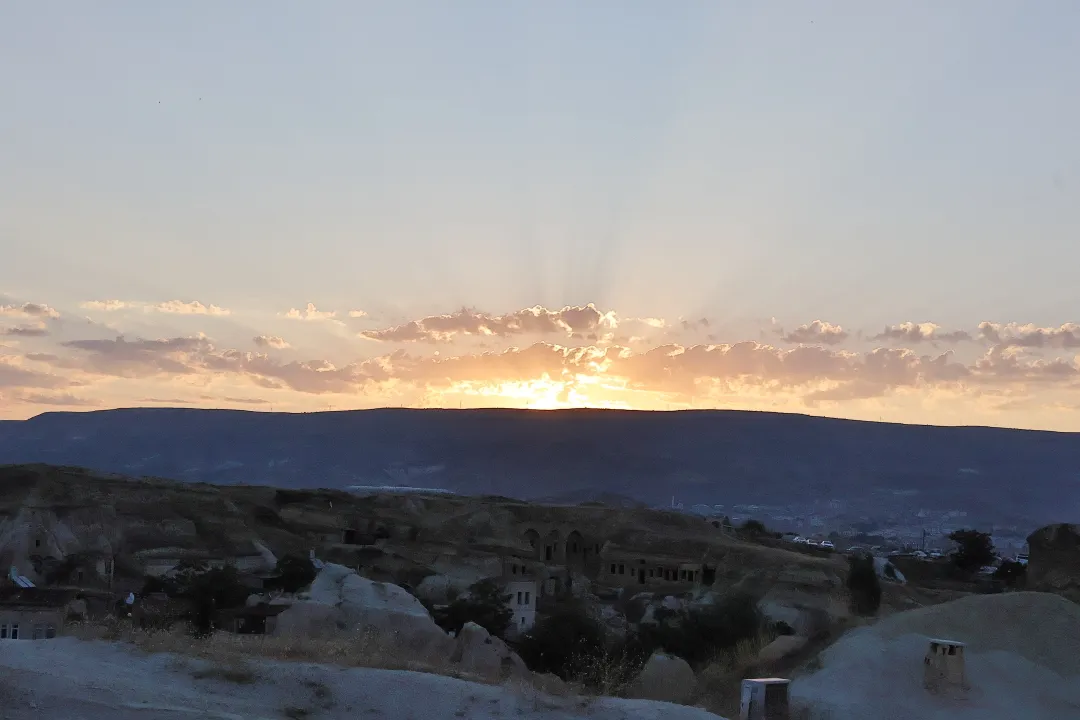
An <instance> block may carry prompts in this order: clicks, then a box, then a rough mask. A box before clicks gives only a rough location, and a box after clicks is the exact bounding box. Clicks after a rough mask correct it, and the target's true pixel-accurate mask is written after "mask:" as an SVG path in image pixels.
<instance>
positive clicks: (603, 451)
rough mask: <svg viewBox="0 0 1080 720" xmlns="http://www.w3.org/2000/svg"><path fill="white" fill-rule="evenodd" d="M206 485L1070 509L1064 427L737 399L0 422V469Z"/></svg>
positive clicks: (1075, 460) (1077, 463) (1074, 460)
mask: <svg viewBox="0 0 1080 720" xmlns="http://www.w3.org/2000/svg"><path fill="white" fill-rule="evenodd" d="M31 462H44V463H53V464H59V465H80V466H85V467H90V468H94V469H96V470H101V471H106V472H119V473H125V474H128V475H150V476H162V477H173V478H178V479H182V480H188V481H201V482H210V483H218V484H237V483H249V484H266V485H274V486H278V487H290V488H312V487H320V486H321V487H328V486H329V487H344V486H347V485H350V484H376V485H383V484H391V485H409V486H421V487H432V488H445V489H449V490H453V491H456V492H460V493H469V494H491V495H502V496H507V497H516V498H524V499H532V498H541V497H553V496H564V495H565V496H568V497H575V498H584V497H587V496H588V495H589V494H590V493H594V494H600V493H605V492H613V493H619V494H621V495H625V496H629V497H632V498H634V499H636V500H639V501H644V502H647V503H650V504H662V503H666V502H668V501H670V499H671V496H672V495H676V496H678V499H679V500H680V501H683V502H685V503H688V504H689V503H694V502H709V503H716V502H723V503H738V502H743V503H753V502H759V503H763V502H778V501H779V502H796V501H813V500H818V499H823V498H830V497H832V498H844V499H845V500H849V501H857V500H871V499H872V498H873V497H874V495H875V493H882V492H884V493H886V494H893V495H895V494H896V493H897V492H900V493H906V494H907V496H908V497H914V498H915V502H918V503H919V504H920V505H921V506H930V507H934V506H936V507H965V508H967V509H968V510H971V511H975V512H984V513H988V514H993V513H996V512H1013V513H1017V514H1022V515H1024V516H1025V517H1027V518H1030V519H1031V520H1032V521H1034V522H1043V521H1047V522H1048V521H1054V520H1056V521H1061V520H1069V519H1073V518H1080V435H1077V434H1068V433H1051V432H1035V431H1021V430H1007V429H999V428H974V427H973V428H966V427H929V426H911V425H892V424H884V423H867V422H855V421H846V420H836V419H827V418H816V417H809V416H801V415H782V414H772V413H754V412H739V411H688V412H673V413H648V412H620V411H600V410H573V411H550V412H530V411H515V410H406V409H384V410H367V411H350V412H330V413H311V414H284V413H262V412H241V411H227V410H195V409H128V410H110V411H100V412H88V413H47V414H44V415H40V416H37V417H35V418H32V419H30V420H26V421H17V422H5V423H0V463H31Z"/></svg>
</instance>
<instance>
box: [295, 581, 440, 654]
mask: <svg viewBox="0 0 1080 720" xmlns="http://www.w3.org/2000/svg"><path fill="white" fill-rule="evenodd" d="M364 632H371V633H374V634H376V635H380V636H383V637H386V638H392V639H393V642H394V643H395V645H396V646H397V647H398V648H401V649H406V650H408V651H409V652H411V653H413V654H414V655H415V656H416V658H417V659H418V660H420V659H424V660H429V661H432V660H433V661H439V660H446V659H448V658H449V657H450V655H451V654H452V653H453V652H454V649H455V645H454V641H453V639H451V638H450V637H449V636H448V635H447V634H446V633H445V632H443V631H442V629H441V628H439V626H438V625H436V624H435V621H434V620H432V618H431V615H430V614H428V611H427V609H426V608H425V607H424V606H423V605H422V604H421V603H420V601H419V600H417V599H416V598H415V597H413V596H412V595H410V594H409V593H408V592H406V591H405V590H404V589H402V588H400V587H398V586H397V585H391V584H389V583H381V582H375V581H373V580H369V579H367V578H364V577H361V576H359V575H357V574H356V573H355V572H354V571H352V570H350V569H349V568H347V567H344V566H342V565H335V564H332V563H330V564H327V565H326V566H325V567H324V568H323V569H322V570H320V571H319V574H318V576H317V577H316V578H315V581H314V582H313V583H312V584H311V590H310V591H309V592H308V593H307V596H306V597H305V598H303V599H300V600H298V601H297V602H295V603H293V605H292V607H290V608H289V609H288V610H286V611H284V612H282V613H281V614H280V615H279V616H278V621H277V627H276V629H275V634H279V635H290V634H295V635H303V636H326V635H333V634H339V633H340V634H344V633H364Z"/></svg>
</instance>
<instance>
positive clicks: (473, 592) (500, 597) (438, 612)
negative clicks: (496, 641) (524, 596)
mask: <svg viewBox="0 0 1080 720" xmlns="http://www.w3.org/2000/svg"><path fill="white" fill-rule="evenodd" d="M509 603H510V596H509V595H508V594H506V593H504V592H503V589H502V587H501V586H500V585H499V583H497V582H496V581H495V580H492V579H486V580H481V581H480V582H478V583H475V584H473V585H471V586H470V587H469V592H468V593H467V594H465V595H463V596H461V597H458V598H456V599H455V600H454V601H453V602H451V603H450V604H449V605H446V606H444V607H441V608H435V609H434V610H433V611H432V617H433V618H434V620H435V622H436V623H437V624H438V626H439V627H441V628H442V629H443V630H445V631H447V632H453V633H458V632H461V628H462V627H463V626H464V625H465V623H467V622H474V623H476V624H477V625H479V626H480V627H482V628H484V629H485V630H487V631H488V632H489V633H491V634H492V635H494V636H496V637H502V636H503V635H504V634H505V633H506V629H507V628H508V627H509V626H510V622H511V621H512V620H513V619H514V611H513V610H511V609H510V605H509Z"/></svg>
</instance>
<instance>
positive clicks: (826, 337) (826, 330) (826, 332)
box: [779, 320, 848, 345]
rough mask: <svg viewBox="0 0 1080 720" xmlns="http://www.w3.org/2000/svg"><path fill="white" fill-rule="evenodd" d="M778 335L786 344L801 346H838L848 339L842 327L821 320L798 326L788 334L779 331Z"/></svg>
mask: <svg viewBox="0 0 1080 720" xmlns="http://www.w3.org/2000/svg"><path fill="white" fill-rule="evenodd" d="M779 334H780V339H781V340H783V341H784V342H786V343H798V344H802V345H815V344H821V345H839V344H840V343H842V342H844V341H845V340H847V339H848V333H847V332H846V331H845V330H844V329H843V328H842V327H840V326H839V325H833V324H832V323H827V322H824V321H822V320H815V321H814V322H812V323H810V324H809V325H800V326H799V327H797V328H795V329H794V330H792V331H791V332H789V333H785V332H784V331H783V330H781V331H780V332H779Z"/></svg>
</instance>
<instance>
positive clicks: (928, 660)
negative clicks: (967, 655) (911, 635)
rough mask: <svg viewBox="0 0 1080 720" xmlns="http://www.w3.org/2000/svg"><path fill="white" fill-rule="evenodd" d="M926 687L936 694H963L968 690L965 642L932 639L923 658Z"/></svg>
mask: <svg viewBox="0 0 1080 720" xmlns="http://www.w3.org/2000/svg"><path fill="white" fill-rule="evenodd" d="M923 667H924V678H923V684H924V685H925V686H926V689H927V690H929V691H930V692H932V693H935V694H941V695H953V696H957V695H959V696H962V695H964V694H965V693H966V692H967V689H968V684H967V675H966V674H965V670H964V643H962V642H957V641H955V640H939V639H932V640H930V647H929V649H928V650H927V651H926V657H925V658H923Z"/></svg>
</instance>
